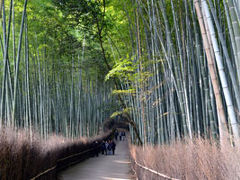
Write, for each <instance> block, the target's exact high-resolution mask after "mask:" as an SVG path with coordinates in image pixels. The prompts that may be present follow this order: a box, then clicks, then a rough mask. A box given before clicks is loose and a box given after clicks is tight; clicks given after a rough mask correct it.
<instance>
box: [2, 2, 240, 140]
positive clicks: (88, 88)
mask: <svg viewBox="0 0 240 180" xmlns="http://www.w3.org/2000/svg"><path fill="white" fill-rule="evenodd" d="M27 3H28V4H27ZM1 7H2V8H1V14H2V16H1V21H2V23H1V24H2V26H1V40H0V42H1V54H0V55H1V61H0V64H1V77H0V80H1V89H0V90H1V91H0V92H1V93H0V101H1V102H0V108H1V109H0V120H1V123H0V124H1V126H10V127H14V128H16V129H18V128H26V129H29V130H30V132H31V130H32V129H34V130H38V131H39V132H40V133H41V135H42V137H47V136H48V134H49V133H52V132H55V133H61V134H64V135H66V136H68V137H78V136H83V135H87V136H92V135H95V134H98V132H99V131H100V129H101V127H102V124H103V121H104V120H105V119H106V118H107V117H110V116H111V114H112V116H114V115H116V114H118V113H119V112H120V113H124V114H125V115H127V117H128V120H129V122H130V123H129V127H130V134H131V138H132V142H136V143H139V142H140V141H142V142H143V143H144V144H147V143H150V144H164V143H171V142H174V141H176V140H180V139H183V138H186V137H188V138H190V139H192V138H194V137H203V138H212V139H216V140H219V142H220V143H223V142H224V141H226V140H227V141H230V142H231V143H232V144H234V143H235V144H236V145H237V144H238V143H237V140H238V139H239V125H238V124H239V118H240V117H239V110H240V78H239V77H240V6H239V2H238V0H124V1H119V0H111V1H110V0H95V1H85V0H84V1H80V2H79V1H77V0H72V1H67V0H41V1H39V2H30V1H29V2H28V1H27V0H25V1H21V2H18V1H14V0H11V1H6V2H5V1H4V0H2V1H1ZM29 7H30V8H29ZM36 7H38V8H37V9H34V8H36ZM41 8H43V9H41ZM21 13H22V14H21ZM35 14H37V15H35ZM114 112H115V113H114ZM137 137H140V138H139V139H138V138H137ZM137 139H138V140H137Z"/></svg>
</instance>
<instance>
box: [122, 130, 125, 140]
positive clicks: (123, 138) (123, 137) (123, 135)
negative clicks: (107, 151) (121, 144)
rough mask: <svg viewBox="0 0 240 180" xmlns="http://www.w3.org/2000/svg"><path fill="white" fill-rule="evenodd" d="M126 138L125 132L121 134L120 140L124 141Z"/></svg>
mask: <svg viewBox="0 0 240 180" xmlns="http://www.w3.org/2000/svg"><path fill="white" fill-rule="evenodd" d="M125 137H126V134H125V131H123V132H122V140H123V141H124V140H125Z"/></svg>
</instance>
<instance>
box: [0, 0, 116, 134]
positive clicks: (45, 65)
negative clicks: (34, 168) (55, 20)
mask: <svg viewBox="0 0 240 180" xmlns="http://www.w3.org/2000/svg"><path fill="white" fill-rule="evenodd" d="M28 3H29V4H28ZM40 3H41V2H40ZM29 5H31V2H28V1H27V0H25V1H24V3H20V2H14V0H11V1H10V2H9V1H6V2H5V1H4V0H2V1H1V7H2V8H1V10H2V17H1V20H2V26H1V30H2V35H1V39H0V42H1V60H0V64H1V68H0V69H1V76H0V77H1V78H0V80H1V86H0V92H1V93H0V108H1V110H0V126H1V128H2V127H11V128H14V129H16V130H18V129H25V130H28V131H29V133H30V137H31V136H32V134H31V133H33V132H38V133H39V134H40V135H41V137H42V138H45V139H46V138H47V137H48V135H49V134H51V133H56V134H61V135H64V136H66V137H69V138H75V137H80V136H93V135H97V134H99V132H100V131H101V125H102V123H103V121H104V120H105V119H106V118H107V117H109V116H110V110H109V106H115V100H114V97H111V96H110V94H111V89H112V85H111V83H108V82H106V83H101V77H100V76H97V75H96V74H93V73H92V72H91V71H92V70H91V69H90V68H88V69H87V70H86V69H85V70H84V69H83V64H84V63H85V62H86V61H87V60H88V59H87V58H88V55H87V51H88V50H87V48H88V46H87V43H88V42H87V41H85V39H83V40H82V41H81V42H79V43H78V48H77V49H76V50H74V51H71V52H70V53H71V54H69V55H68V56H67V58H66V57H63V56H62V57H60V56H59V55H58V54H54V53H55V52H59V51H57V49H54V48H56V47H54V44H50V43H49V41H48V42H47V40H46V39H47V38H49V37H46V36H45V37H44V41H42V40H41V41H40V40H39V39H43V38H41V34H40V33H37V32H34V31H33V30H32V29H31V32H29V29H30V26H31V24H30V20H28V19H33V18H34V17H30V15H29V14H31V12H30V13H29V14H28V9H29V8H28V6H29ZM32 6H33V5H32ZM15 11H17V12H15ZM33 13H35V12H33ZM28 15H29V16H28ZM16 17H17V19H15V18H16ZM20 17H21V18H20ZM28 22H29V23H28ZM29 24H30V25H29ZM41 25H42V24H41ZM41 25H39V26H41ZM72 39H73V38H72ZM72 39H71V40H72ZM73 40H74V39H73ZM73 40H72V41H73ZM79 44H80V45H79ZM51 45H52V46H53V47H51ZM71 48H73V47H70V49H71ZM61 51H62V50H61ZM61 58H65V59H64V60H61Z"/></svg>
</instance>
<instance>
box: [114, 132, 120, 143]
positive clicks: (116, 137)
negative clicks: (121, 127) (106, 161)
mask: <svg viewBox="0 0 240 180" xmlns="http://www.w3.org/2000/svg"><path fill="white" fill-rule="evenodd" d="M118 134H119V133H118V130H116V131H115V133H114V136H115V140H116V141H117V140H118Z"/></svg>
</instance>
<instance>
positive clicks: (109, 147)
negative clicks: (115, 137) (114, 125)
mask: <svg viewBox="0 0 240 180" xmlns="http://www.w3.org/2000/svg"><path fill="white" fill-rule="evenodd" d="M107 154H109V155H111V154H112V144H111V140H108V146H107Z"/></svg>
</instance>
